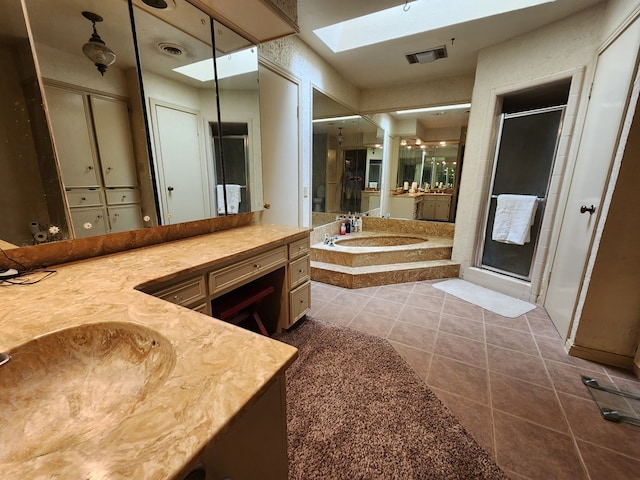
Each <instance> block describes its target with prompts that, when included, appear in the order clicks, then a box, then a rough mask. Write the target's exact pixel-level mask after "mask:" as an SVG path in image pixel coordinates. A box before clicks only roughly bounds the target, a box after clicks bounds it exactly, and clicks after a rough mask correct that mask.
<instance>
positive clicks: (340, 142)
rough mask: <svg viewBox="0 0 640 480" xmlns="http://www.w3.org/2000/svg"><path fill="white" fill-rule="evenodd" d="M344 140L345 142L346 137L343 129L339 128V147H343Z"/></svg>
mask: <svg viewBox="0 0 640 480" xmlns="http://www.w3.org/2000/svg"><path fill="white" fill-rule="evenodd" d="M342 140H344V136H343V135H342V127H338V145H339V146H342Z"/></svg>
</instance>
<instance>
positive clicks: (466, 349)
mask: <svg viewBox="0 0 640 480" xmlns="http://www.w3.org/2000/svg"><path fill="white" fill-rule="evenodd" d="M436 282H437V281H425V282H414V283H405V284H399V285H386V286H382V287H371V288H364V289H356V290H349V289H344V288H340V287H335V286H332V285H326V284H322V283H318V282H312V287H311V297H312V309H311V312H310V313H309V315H310V316H312V317H314V318H317V319H320V320H324V321H328V322H332V323H335V324H338V325H343V326H348V327H350V328H354V329H357V330H360V331H363V332H367V333H370V334H374V335H378V336H380V337H383V338H386V339H387V340H388V341H389V342H391V343H392V344H393V346H394V347H395V348H396V350H397V351H398V352H399V353H400V354H401V355H402V356H403V357H404V358H405V359H406V360H407V362H408V363H409V364H410V365H411V366H412V367H413V368H414V369H415V371H416V372H417V373H418V374H419V375H420V377H421V378H422V379H423V380H424V381H425V382H426V383H427V384H428V385H429V386H430V388H431V389H432V390H433V391H434V392H435V393H436V394H437V395H438V397H439V398H440V399H441V400H442V401H443V403H444V404H445V405H446V406H447V407H448V408H449V409H450V410H451V411H452V412H453V413H454V415H455V416H456V417H457V418H458V419H459V420H460V421H461V422H462V424H463V425H464V426H465V427H466V428H467V430H468V431H469V432H470V433H471V434H472V435H473V436H474V437H475V439H476V440H477V441H478V443H480V445H482V446H483V447H484V448H485V449H486V450H487V451H488V452H489V453H490V454H491V455H492V456H493V458H494V459H495V460H496V462H497V463H498V465H500V467H501V468H502V469H503V470H504V471H505V473H506V474H507V475H509V477H511V478H513V479H516V480H522V479H535V480H538V479H545V480H546V479H571V480H577V479H591V480H597V479H606V480H625V479H640V428H638V427H633V426H628V425H622V424H615V423H611V422H608V421H606V420H604V419H602V417H601V416H600V412H599V410H598V409H597V407H596V405H595V403H594V402H593V400H592V399H591V396H590V395H589V393H588V391H587V389H586V387H585V386H584V385H583V384H582V382H581V379H580V374H581V373H584V374H587V375H591V376H593V377H595V378H596V379H598V380H601V381H605V380H606V381H612V382H614V383H615V384H617V385H619V386H621V387H625V388H627V389H629V390H635V391H640V382H639V381H638V380H637V379H636V378H635V377H634V376H633V375H632V374H631V373H628V372H624V371H621V370H617V369H615V368H609V367H606V366H603V365H599V364H597V363H593V362H589V361H586V360H582V359H579V358H575V357H571V356H569V355H567V354H566V353H565V351H564V349H563V346H562V341H561V340H560V337H559V335H558V333H557V331H556V330H555V328H554V326H553V324H552V323H551V320H550V319H549V317H548V315H547V313H546V312H545V311H544V309H542V308H539V307H538V308H536V309H535V310H533V311H531V312H529V313H527V314H526V315H523V316H521V317H518V318H506V317H501V316H499V315H496V314H494V313H492V312H489V311H487V310H483V309H482V308H480V307H477V306H475V305H472V304H470V303H468V302H465V301H463V300H460V299H458V298H456V297H453V296H451V295H448V294H445V293H444V292H442V291H440V290H438V289H436V288H434V287H433V284H434V283H436Z"/></svg>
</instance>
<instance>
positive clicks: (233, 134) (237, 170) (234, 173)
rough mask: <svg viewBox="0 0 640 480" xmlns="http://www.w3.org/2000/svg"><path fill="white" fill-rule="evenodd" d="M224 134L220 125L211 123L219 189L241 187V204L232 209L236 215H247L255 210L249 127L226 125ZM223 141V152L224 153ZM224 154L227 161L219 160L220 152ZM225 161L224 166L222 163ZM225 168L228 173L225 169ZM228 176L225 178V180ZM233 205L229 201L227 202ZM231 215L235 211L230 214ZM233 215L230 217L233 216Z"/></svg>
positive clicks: (242, 124) (243, 124)
mask: <svg viewBox="0 0 640 480" xmlns="http://www.w3.org/2000/svg"><path fill="white" fill-rule="evenodd" d="M221 125H222V131H220V130H219V128H218V124H217V123H213V122H212V123H210V129H211V142H212V147H213V152H214V155H215V157H216V161H215V166H216V188H217V186H218V185H228V186H231V185H237V188H238V189H239V192H240V197H239V200H240V203H239V204H237V205H234V208H233V209H231V210H232V211H233V213H246V212H249V211H250V209H251V197H250V194H251V192H250V191H249V185H250V182H249V173H248V172H249V153H248V143H249V127H248V125H247V124H246V123H225V122H223V123H222V124H221ZM220 139H222V150H221V149H220ZM220 151H222V152H223V155H224V159H222V158H218V157H219V156H220V155H218V153H217V152H220ZM222 160H224V162H223V161H222ZM223 164H224V169H223V168H222V167H223ZM223 172H224V178H223ZM217 201H218V205H217V208H218V212H224V211H225V208H224V205H220V203H223V202H220V199H217ZM227 201H229V199H227ZM230 212H231V211H230ZM230 212H229V213H230Z"/></svg>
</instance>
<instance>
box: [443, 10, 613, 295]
mask: <svg viewBox="0 0 640 480" xmlns="http://www.w3.org/2000/svg"><path fill="white" fill-rule="evenodd" d="M604 12H605V5H604V4H599V5H597V6H595V7H592V8H589V9H587V10H584V11H582V12H579V13H577V14H574V15H572V16H570V17H567V18H566V19H563V20H561V21H559V22H556V23H553V24H550V25H547V26H545V27H543V28H541V29H538V30H536V31H533V32H531V33H528V34H525V35H523V36H521V37H518V38H515V39H512V40H509V41H507V42H504V43H501V44H498V45H495V46H492V47H489V48H487V49H485V50H483V51H481V52H480V55H479V57H478V65H477V70H476V78H475V84H474V89H473V97H472V106H471V113H470V116H469V129H468V134H467V143H466V153H465V159H464V167H463V171H462V177H461V188H460V197H459V203H458V211H457V217H456V236H455V238H454V246H453V255H452V258H453V259H454V260H455V261H458V262H460V263H461V264H462V270H461V271H462V272H463V274H462V275H463V276H464V277H465V278H467V277H469V278H470V279H471V278H472V279H473V280H474V281H477V282H478V283H485V284H486V286H490V287H493V288H496V289H498V290H501V291H504V293H508V294H510V295H514V296H517V297H520V298H524V299H526V300H530V301H535V300H536V299H537V293H538V291H539V288H540V282H541V278H542V273H543V262H544V259H545V258H546V251H545V248H546V246H545V245H544V244H543V246H542V248H539V249H538V251H537V256H536V261H537V264H536V265H534V271H533V272H532V282H531V283H529V282H522V281H516V280H510V279H508V278H507V277H502V278H498V276H496V275H492V274H489V273H486V274H485V273H484V272H482V274H480V273H479V272H478V271H476V270H474V269H473V268H472V267H474V266H475V265H476V263H477V260H476V249H477V245H478V242H479V241H481V238H480V237H481V236H482V231H481V230H482V227H483V224H484V219H485V217H486V210H485V207H486V204H487V197H488V192H489V186H490V181H491V171H492V165H493V154H494V144H495V135H496V128H497V126H498V122H497V116H498V115H499V113H500V107H499V105H498V104H499V98H500V95H504V94H507V93H510V92H513V91H517V90H524V89H526V88H531V87H533V86H536V85H541V84H544V83H549V82H552V81H557V80H559V79H563V78H572V77H573V78H574V82H573V83H572V89H571V91H570V98H569V106H568V109H567V115H566V119H565V124H564V125H563V138H562V139H561V148H560V151H559V158H558V159H557V161H556V168H555V170H554V172H553V173H554V177H553V179H552V185H551V191H550V198H549V199H548V201H547V206H546V210H545V219H544V223H543V225H542V229H543V231H542V232H541V236H540V239H541V241H542V240H543V238H544V239H545V241H546V244H547V245H548V243H549V240H550V235H551V230H552V220H553V216H554V213H555V207H556V206H557V196H558V194H559V193H560V191H561V189H562V184H563V182H564V181H565V178H564V177H563V173H564V166H566V165H567V164H570V162H571V151H572V149H571V143H572V138H573V137H572V133H573V132H572V128H574V124H575V123H576V122H575V120H576V117H578V120H579V115H580V114H581V112H582V111H583V110H584V106H585V104H586V101H587V98H586V92H585V91H584V90H585V89H583V88H582V81H581V79H582V77H583V76H584V77H586V78H589V77H590V75H591V74H592V70H593V62H594V59H595V55H596V49H597V48H598V46H599V45H600V23H601V19H602V17H603V15H604ZM575 128H576V129H578V128H579V124H577V125H575ZM483 275H485V277H486V278H484V279H483ZM532 284H534V286H533V287H534V288H533V289H532Z"/></svg>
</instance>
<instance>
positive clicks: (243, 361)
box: [0, 225, 310, 479]
mask: <svg viewBox="0 0 640 480" xmlns="http://www.w3.org/2000/svg"><path fill="white" fill-rule="evenodd" d="M308 250H309V231H308V230H307V229H302V228H297V227H286V226H275V225H248V226H241V227H236V228H231V229H228V230H223V231H218V232H215V233H211V234H206V235H199V236H197V237H192V238H187V239H184V240H179V241H175V242H169V243H163V244H159V245H155V246H151V247H146V248H142V249H137V250H129V251H126V252H122V253H118V254H113V255H107V256H103V257H97V258H94V259H90V260H85V261H80V262H75V263H71V264H66V265H61V266H58V267H54V269H55V270H56V274H55V275H53V276H51V277H49V278H46V279H45V280H43V281H41V282H39V283H36V284H34V285H28V286H26V285H25V286H11V287H3V288H2V289H0V302H1V303H2V307H3V308H2V311H1V312H0V331H2V334H1V335H0V351H3V352H9V353H10V354H13V358H12V359H11V361H10V362H9V363H8V364H5V365H3V366H0V369H4V375H3V376H0V384H2V382H3V381H4V382H7V381H12V382H13V383H12V384H11V385H4V384H3V385H2V386H1V387H0V397H2V399H3V404H4V405H5V408H3V409H2V411H1V412H0V428H2V430H3V431H4V432H8V431H9V428H11V429H12V430H11V431H12V432H13V431H18V432H21V434H20V436H19V443H20V445H19V449H18V450H16V451H9V450H7V448H8V447H7V446H2V445H0V458H2V459H3V461H2V464H1V465H0V476H2V478H3V479H18V478H20V479H21V478H25V477H30V478H41V477H42V478H44V477H54V476H57V477H60V478H84V479H94V478H96V479H97V478H109V479H118V478H123V479H124V478H139V479H183V478H186V476H187V475H188V474H189V472H191V471H193V470H197V469H204V470H206V472H207V473H206V475H207V476H206V477H197V478H226V477H229V478H274V479H278V478H282V479H286V478H287V465H288V464H287V439H286V404H285V380H284V372H285V370H286V368H287V367H288V366H289V365H290V364H291V363H292V362H293V361H294V359H295V357H296V354H297V353H296V349H295V348H293V347H291V346H289V345H286V344H284V343H281V342H278V341H275V340H273V339H271V338H268V337H265V336H263V335H259V334H255V333H252V332H250V331H248V330H245V329H243V328H239V327H237V326H234V325H232V324H229V323H225V322H222V321H220V320H217V319H215V318H212V317H210V316H208V314H210V312H211V311H212V308H213V309H215V304H216V300H218V299H220V298H222V297H224V295H228V294H230V293H231V292H234V291H236V290H238V289H241V288H253V287H255V286H257V287H262V286H264V285H269V286H270V287H273V293H272V294H271V296H272V297H273V300H271V301H269V302H267V301H266V300H265V303H264V305H265V306H266V307H268V308H267V309H266V310H265V311H264V312H262V315H263V317H264V319H265V323H266V324H268V326H269V328H270V329H272V330H280V329H283V328H288V327H289V326H291V325H292V324H293V323H295V322H296V321H297V320H299V319H300V318H302V317H303V316H304V314H305V313H306V311H307V310H308V308H309V300H308V298H309V287H310V286H309V279H308ZM37 277H38V275H37V274H34V275H33V278H34V279H35V278H37ZM146 292H151V293H152V294H149V293H146ZM267 298H268V297H267ZM274 305H276V306H277V307H278V308H276V307H274ZM185 307H186V308H185ZM272 308H273V309H275V310H274V311H271V312H270V310H271V309H272ZM203 313H204V314H205V315H203ZM74 332H75V333H74ZM100 332H101V333H100ZM105 332H106V333H105ZM52 335H53V336H55V342H50V343H51V344H53V345H56V348H55V349H49V350H47V349H41V353H39V354H37V355H35V356H34V355H32V356H31V357H29V355H23V354H22V352H23V351H25V350H28V348H27V347H29V346H30V345H32V344H34V343H35V344H37V343H38V342H41V343H42V342H44V343H46V340H47V339H48V338H51V336H52ZM40 337H42V338H41V339H40V340H39V341H38V342H32V341H33V339H35V338H40ZM94 337H95V338H94ZM96 338H97V339H96ZM126 339H129V340H126ZM87 342H94V343H95V344H96V345H105V344H108V345H112V344H113V345H115V347H114V348H117V349H118V350H117V351H119V352H129V353H126V354H123V355H122V357H124V358H122V359H120V360H118V359H115V360H113V359H111V358H112V357H114V356H113V355H112V354H110V353H109V352H110V351H111V350H110V349H104V348H91V349H88V350H87V351H88V352H94V353H88V354H75V353H74V352H76V351H78V349H80V350H82V348H84V347H83V346H84V345H86V344H88V343H87ZM131 345H133V347H132V346H131ZM125 347H126V348H125ZM103 350H104V352H103ZM49 355H51V356H52V358H51V359H49V358H48V356H49ZM29 358H31V359H32V360H33V359H34V358H37V359H38V361H39V362H41V363H37V362H36V364H37V365H40V364H42V365H47V367H46V368H47V369H53V370H52V371H51V372H48V371H47V374H46V375H40V376H41V377H42V378H43V379H44V380H42V382H43V383H42V384H41V387H42V388H43V392H45V391H46V392H48V391H53V392H54V393H53V394H52V396H51V399H53V398H55V399H58V401H55V402H54V401H53V400H51V401H49V399H50V398H49V397H47V396H46V395H44V394H42V395H39V394H37V391H35V393H33V392H32V394H29V395H27V396H26V397H25V398H27V399H29V400H25V402H27V403H26V404H25V403H23V404H22V405H23V410H22V413H23V414H22V415H21V410H20V409H18V410H15V411H14V409H12V407H11V406H12V405H14V403H13V400H15V398H17V396H19V395H20V392H23V390H24V389H26V388H34V387H33V385H31V384H29V378H30V375H31V374H32V373H33V372H34V370H35V371H36V372H37V371H38V368H36V367H33V365H31V366H30V367H29V368H27V367H25V364H24V362H28V361H30V360H29ZM70 359H71V360H73V362H74V363H73V365H74V367H73V368H66V367H65V365H67V363H68V362H69V361H71V360H70ZM110 359H111V360H110ZM125 360H127V361H128V362H129V364H131V366H127V367H126V368H125V369H123V368H124V367H123V366H122V364H123V362H125ZM109 362H113V369H114V370H113V372H111V373H110V367H109V366H110V365H111V364H110V363H109ZM149 362H151V363H152V364H153V365H156V367H154V368H150V367H148V364H149ZM129 364H127V365H129ZM96 365H99V366H100V368H97V367H96ZM136 365H137V366H138V368H139V369H140V370H139V371H136ZM145 365H147V366H145ZM25 368H26V371H27V372H30V374H29V375H22V376H20V375H19V374H13V370H10V369H18V370H20V369H22V370H25ZM42 368H44V367H42ZM118 369H119V370H118ZM132 371H133V373H136V375H137V376H142V378H146V377H145V375H146V376H148V377H149V378H148V379H147V380H145V381H144V382H143V385H144V388H143V389H142V391H141V392H138V393H135V394H132V395H130V396H128V397H127V398H126V399H125V400H126V401H127V402H129V403H130V404H131V406H130V407H128V408H127V409H126V410H122V408H121V406H122V404H123V402H122V401H118V402H116V405H119V407H118V408H119V411H118V415H119V417H118V416H117V415H116V417H114V416H113V415H112V414H111V413H110V412H109V410H108V406H105V405H104V404H103V402H106V401H107V400H108V399H110V398H118V397H117V395H122V391H123V386H124V385H125V384H126V385H128V384H129V383H130V381H129V380H128V378H129V376H130V375H129V374H130V373H132ZM156 371H161V372H164V373H162V374H161V377H156V375H160V374H156V373H154V372H156ZM96 372H102V373H96ZM96 375H97V376H98V378H97V379H96ZM100 375H104V376H105V378H104V379H102V377H100ZM106 377H108V378H106ZM9 379H10V380H9ZM89 381H91V382H93V383H91V384H87V385H86V386H85V387H82V385H85V383H83V382H89ZM78 382H79V383H78ZM96 382H97V383H96ZM127 382H129V383H127ZM96 384H98V385H104V388H105V390H104V395H97V396H96V397H95V398H92V399H91V402H93V403H91V404H90V405H91V409H90V410H96V409H97V410H100V408H103V409H106V410H105V414H104V415H102V416H100V417H99V419H98V420H95V421H96V422H98V423H97V424H96V426H95V428H92V429H88V430H87V429H84V430H87V431H84V430H83V428H81V425H82V424H83V422H84V423H86V420H84V416H83V414H84V413H86V411H84V412H83V409H79V410H80V411H74V410H73V409H71V410H69V408H68V407H69V406H70V405H74V404H75V405H78V401H79V400H78V399H82V398H83V395H84V396H86V394H87V392H91V391H92V389H95V388H97V387H95V386H93V385H96ZM58 385H59V386H60V387H59V388H60V389H61V391H60V392H57V391H56V390H55V389H56V388H58ZM69 385H80V387H78V388H73V389H71V390H72V391H65V390H64V388H65V386H69ZM148 385H152V386H153V388H152V387H150V386H148ZM45 387H46V388H45ZM38 388H40V387H38ZM52 389H53V390H52ZM132 396H133V397H135V398H132ZM60 399H62V400H60ZM30 402H32V403H33V404H32V403H30ZM35 402H45V403H46V408H41V407H45V405H42V406H40V405H37V404H35ZM74 402H75V403H74ZM124 403H126V402H124ZM28 405H31V407H29V406H28ZM65 405H66V407H65ZM80 405H82V403H80ZM109 408H110V407H109ZM114 408H115V407H114ZM86 410H89V409H86ZM25 411H27V412H31V411H34V412H39V413H38V414H37V415H36V414H34V415H24V413H25ZM114 418H116V419H117V421H116V420H114ZM60 419H63V420H64V424H65V425H66V427H65V429H66V431H67V433H68V434H65V435H60V436H59V437H56V436H55V435H53V437H52V438H49V440H48V441H47V446H46V448H45V447H43V446H42V445H43V442H42V441H40V440H39V437H38V434H37V432H39V431H40V432H48V431H49V429H50V426H51V425H52V424H55V422H56V421H59V420H60ZM76 428H77V431H75V430H76ZM16 429H17V430H16ZM40 436H42V435H40ZM49 437H51V436H50V435H49ZM30 442H31V443H30ZM32 443H33V444H32ZM16 452H19V453H16Z"/></svg>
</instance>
